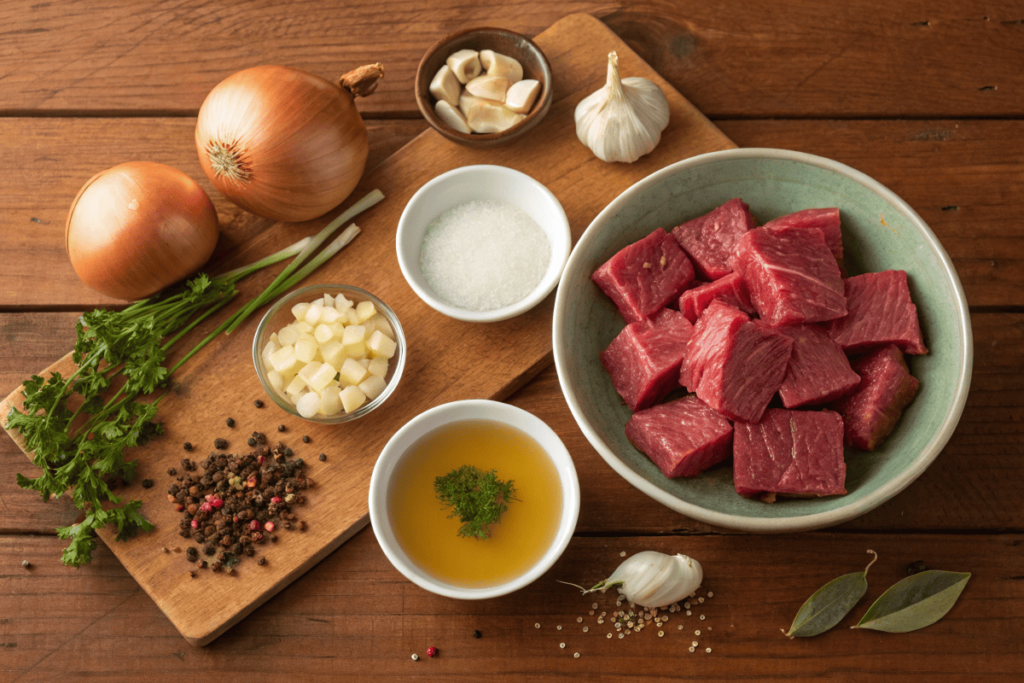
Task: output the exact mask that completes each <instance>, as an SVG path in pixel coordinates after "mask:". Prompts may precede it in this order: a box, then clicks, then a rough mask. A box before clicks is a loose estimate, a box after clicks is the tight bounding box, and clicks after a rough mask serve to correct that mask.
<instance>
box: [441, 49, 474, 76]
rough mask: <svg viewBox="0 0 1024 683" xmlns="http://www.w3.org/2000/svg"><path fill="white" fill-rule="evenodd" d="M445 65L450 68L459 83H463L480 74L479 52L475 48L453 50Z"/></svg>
mask: <svg viewBox="0 0 1024 683" xmlns="http://www.w3.org/2000/svg"><path fill="white" fill-rule="evenodd" d="M445 65H446V66H447V67H448V68H449V69H451V70H452V73H454V74H455V77H456V78H457V79H459V83H462V84H463V85H465V84H466V83H468V82H469V81H471V80H473V79H474V78H476V77H477V76H479V75H480V71H481V69H480V53H479V52H477V51H476V50H459V51H458V52H453V53H452V54H451V55H449V57H448V60H447V61H446V62H445Z"/></svg>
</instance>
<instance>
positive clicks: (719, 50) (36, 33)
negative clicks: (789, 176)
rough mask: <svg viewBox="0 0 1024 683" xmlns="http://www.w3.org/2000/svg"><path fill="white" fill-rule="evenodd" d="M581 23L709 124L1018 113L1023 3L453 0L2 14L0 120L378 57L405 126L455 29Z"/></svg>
mask: <svg viewBox="0 0 1024 683" xmlns="http://www.w3.org/2000/svg"><path fill="white" fill-rule="evenodd" d="M569 12H589V13H594V14H596V15H598V16H601V17H603V19H604V20H605V21H606V22H607V24H608V25H609V26H610V27H611V28H612V29H613V30H614V31H615V32H617V33H618V34H619V35H621V36H622V37H623V38H624V39H625V40H626V42H627V43H628V44H629V45H630V46H631V47H633V48H634V49H636V50H637V51H638V52H639V53H640V54H641V55H642V56H643V57H645V58H646V59H647V60H648V61H649V62H650V63H651V64H652V65H653V66H654V67H655V69H656V70H658V71H659V72H660V73H661V74H663V75H664V76H666V78H667V79H668V80H669V82H671V83H672V84H673V86H675V87H676V88H677V89H678V90H679V91H680V92H682V93H683V94H684V95H686V96H687V97H688V98H690V99H691V100H692V101H693V102H694V104H696V106H697V107H698V108H700V109H701V110H702V111H704V112H705V113H707V114H708V115H710V116H730V117H736V116H744V117H775V116H818V117H832V116H842V117H850V116H853V117H857V116H922V115H924V116H946V117H955V116H1020V115H1021V114H1022V113H1024V97H1022V95H1021V93H1022V90H1024V73H1022V71H1021V69H1020V47H1019V46H1020V43H1021V41H1022V40H1024V25H1022V24H1021V20H1022V19H1024V15H1022V14H1021V8H1020V4H1019V2H1015V1H1014V0H1002V1H997V2H989V3H986V4H985V5H984V7H983V8H982V7H980V6H979V7H977V8H973V7H972V8H969V7H965V5H964V4H963V3H961V2H956V1H954V0H941V1H939V2H923V1H921V0H915V1H914V2H901V3H885V2H879V1H878V0H854V1H852V2H844V3H838V4H837V3H819V2H806V1H805V0H785V1H781V2H774V3H770V4H763V3H749V2H743V1H742V0H730V1H728V2H715V3H706V2H699V1H698V0H683V1H681V2H673V1H671V0H658V1H651V0H643V1H641V2H636V3H628V6H626V7H616V6H614V5H611V6H610V5H608V4H607V3H601V2H598V1H596V0H582V1H579V2H573V3H536V2H530V1H528V0H513V1H512V2H506V3H501V4H498V5H495V4H493V3H491V4H480V3H465V2H458V1H453V0H445V1H444V2H435V3H431V4H430V7H429V9H428V8H425V7H424V6H423V5H422V3H417V2H408V1H401V2H390V3H388V4H387V8H386V10H384V11H382V10H381V9H380V4H379V3H375V2H369V1H367V0H359V1H357V2H347V3H342V4H333V3H332V4H323V3H317V2H314V1H312V0H296V1H294V2H287V3H271V2H265V1H264V0H247V1H245V2H221V3H211V2H205V1H204V0H184V1H182V2H178V3H174V4H172V5H168V4H166V3H162V2H155V1H154V0H146V1H144V2H139V1H137V0H112V1H111V2H105V3H103V4H102V5H96V4H95V3H92V2H88V1H87V0H64V1H62V2H32V3H30V2H28V0H8V1H7V2H5V3H3V4H0V21H2V22H3V26H4V30H3V33H2V35H3V52H0V55H2V56H3V60H2V63H3V66H2V67H0V110H3V111H5V112H8V113H24V112H112V111H118V112H126V111H133V112H139V111H145V112H156V113H167V112H173V113H177V114H182V113H192V114H194V113H195V112H196V111H198V109H199V106H200V104H201V103H202V101H203V98H204V97H205V96H206V94H207V93H208V92H209V91H210V89H211V88H212V87H213V86H214V85H215V84H216V83H218V82H219V81H220V80H221V79H223V78H225V77H226V76H228V75H229V74H231V73H232V72H234V71H237V70H239V69H243V68H247V67H251V66H257V65H259V64H268V63H269V64H285V65H288V66H294V67H299V68H302V69H306V70H308V71H312V72H313V73H317V74H320V75H322V76H324V77H328V78H330V77H336V76H340V75H341V73H343V72H344V71H346V70H348V69H351V68H354V67H355V66H358V65H359V64H364V63H370V62H377V61H380V62H384V64H385V67H386V68H387V75H386V77H385V80H384V82H383V83H382V84H381V87H380V89H379V90H378V92H377V93H375V94H374V95H373V96H372V97H371V98H368V99H367V100H365V101H363V102H361V103H360V108H361V109H362V110H363V111H364V112H367V113H368V114H372V115H375V116H380V115H389V116H395V115H398V116H416V111H417V110H416V105H415V103H414V100H413V95H412V93H413V80H414V76H415V70H416V65H417V63H418V62H419V60H420V57H421V56H422V55H423V53H424V52H425V51H426V50H427V48H428V47H429V46H430V45H431V44H433V43H434V42H435V41H436V40H438V39H440V38H442V37H443V36H445V35H447V34H449V33H452V32H453V31H456V30H458V29H461V28H466V27H472V26H499V27H503V28H509V29H512V30H514V31H518V32H520V33H524V34H526V35H528V36H533V35H536V34H537V33H540V32H541V31H542V30H544V29H545V28H546V27H548V26H550V25H551V24H553V23H554V22H556V21H558V20H559V19H561V18H562V17H563V16H564V15H565V14H567V13H569Z"/></svg>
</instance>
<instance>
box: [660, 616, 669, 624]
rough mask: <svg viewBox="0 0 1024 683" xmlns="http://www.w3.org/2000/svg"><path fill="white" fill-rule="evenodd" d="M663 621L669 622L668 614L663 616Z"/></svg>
mask: <svg viewBox="0 0 1024 683" xmlns="http://www.w3.org/2000/svg"><path fill="white" fill-rule="evenodd" d="M661 623H663V624H667V623H668V615H667V614H666V615H665V616H663V617H662V618H661Z"/></svg>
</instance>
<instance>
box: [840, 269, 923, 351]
mask: <svg viewBox="0 0 1024 683" xmlns="http://www.w3.org/2000/svg"><path fill="white" fill-rule="evenodd" d="M843 284H844V286H845V291H846V306H847V308H848V309H849V313H847V315H846V317H844V318H840V319H838V320H833V321H832V323H831V324H830V327H829V334H831V335H832V338H833V339H835V340H836V341H837V342H838V343H839V345H840V346H841V347H843V350H844V351H846V352H847V353H848V354H856V353H862V352H864V351H869V350H871V349H876V348H878V347H880V346H885V345H887V344H895V345H896V346H898V347H900V350H902V351H903V352H904V353H909V354H912V355H920V354H924V353H928V349H927V348H926V347H925V345H924V341H923V340H922V339H921V326H920V324H919V323H918V320H917V306H915V305H914V302H913V301H911V300H910V288H909V287H908V286H907V273H906V271H902V270H883V271H882V272H880V273H864V274H863V275H855V276H854V277H848V278H846V279H845V280H844V281H843Z"/></svg>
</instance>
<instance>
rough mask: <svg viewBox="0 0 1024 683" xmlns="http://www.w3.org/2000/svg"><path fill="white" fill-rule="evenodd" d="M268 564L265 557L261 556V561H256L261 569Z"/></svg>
mask: <svg viewBox="0 0 1024 683" xmlns="http://www.w3.org/2000/svg"><path fill="white" fill-rule="evenodd" d="M266 563H267V558H265V557H263V556H262V555H261V556H260V559H258V560H256V564H258V565H259V566H261V567H262V566H263V565H265V564H266Z"/></svg>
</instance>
